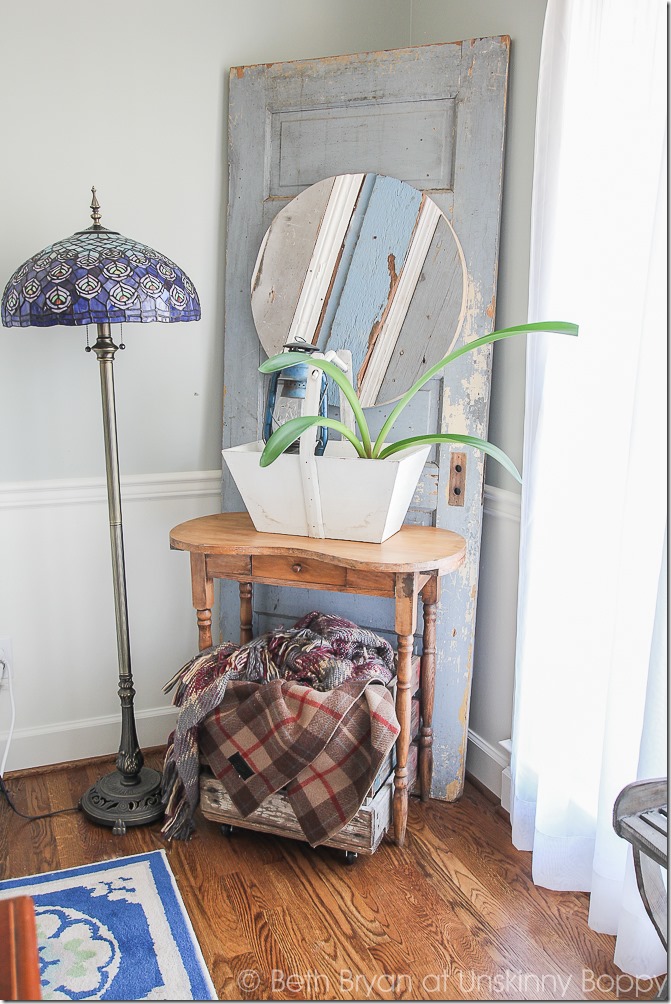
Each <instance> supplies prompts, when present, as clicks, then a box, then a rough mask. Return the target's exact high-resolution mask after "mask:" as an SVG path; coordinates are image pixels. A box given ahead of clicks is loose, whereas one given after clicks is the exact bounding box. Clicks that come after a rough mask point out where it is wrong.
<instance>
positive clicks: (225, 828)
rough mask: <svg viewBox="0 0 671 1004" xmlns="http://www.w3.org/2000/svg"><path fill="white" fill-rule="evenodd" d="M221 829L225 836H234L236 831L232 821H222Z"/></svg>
mask: <svg viewBox="0 0 671 1004" xmlns="http://www.w3.org/2000/svg"><path fill="white" fill-rule="evenodd" d="M220 830H221V832H222V834H223V835H224V836H225V837H232V836H233V834H234V833H235V827H234V826H231V824H230V823H222V824H221V826H220Z"/></svg>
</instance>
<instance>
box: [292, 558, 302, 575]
mask: <svg viewBox="0 0 671 1004" xmlns="http://www.w3.org/2000/svg"><path fill="white" fill-rule="evenodd" d="M302 570H303V566H302V565H301V564H300V562H298V561H297V562H296V564H295V565H292V566H291V571H292V572H296V574H298V573H299V572H301V571H302Z"/></svg>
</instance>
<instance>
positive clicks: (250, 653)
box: [163, 612, 399, 845]
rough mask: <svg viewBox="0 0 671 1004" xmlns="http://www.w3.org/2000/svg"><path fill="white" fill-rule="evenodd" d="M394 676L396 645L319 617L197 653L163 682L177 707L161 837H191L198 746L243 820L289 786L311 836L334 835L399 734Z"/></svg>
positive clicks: (344, 623)
mask: <svg viewBox="0 0 671 1004" xmlns="http://www.w3.org/2000/svg"><path fill="white" fill-rule="evenodd" d="M392 675H393V651H392V648H391V646H390V645H389V644H388V642H386V641H385V640H384V639H383V638H381V637H379V636H378V635H376V634H373V633H372V632H370V631H366V630H364V629H362V628H359V627H358V626H357V625H356V624H354V623H353V622H352V621H348V620H345V619H344V618H338V617H334V616H332V615H328V614H320V613H316V612H313V613H310V614H308V615H307V616H306V617H304V618H302V619H301V620H299V621H298V622H297V623H296V624H295V625H294V627H293V628H289V629H287V630H284V629H281V630H278V631H273V632H269V633H268V634H266V635H262V636H261V637H260V638H256V639H254V640H253V641H251V642H249V643H248V644H247V645H242V646H238V647H236V646H234V645H233V644H232V643H230V642H228V643H226V644H224V645H220V646H218V647H216V648H212V649H209V650H207V651H206V652H203V653H201V654H200V655H198V656H196V657H195V659H192V660H191V661H190V662H188V663H187V664H186V666H183V667H182V669H181V670H180V671H179V672H178V673H177V674H176V676H175V677H174V678H173V679H172V680H171V681H169V683H168V684H167V685H166V687H165V690H166V692H167V691H169V690H171V689H172V688H173V687H176V693H175V696H174V698H173V703H174V704H175V705H176V706H177V707H179V708H180V712H179V716H178V719H177V724H176V727H175V731H174V732H173V733H172V735H171V736H170V738H169V740H168V750H167V752H166V758H165V764H164V770H163V798H164V801H165V802H166V806H167V808H166V822H165V825H164V827H163V833H164V834H165V835H166V836H167V837H168V839H172V838H177V839H185V838H186V837H188V836H189V834H190V833H191V831H192V829H193V823H192V815H193V811H194V809H195V807H196V805H197V802H198V797H199V772H200V764H199V753H200V752H201V751H202V752H203V753H204V754H205V757H206V759H207V760H208V762H209V764H210V766H211V768H212V770H213V772H214V773H215V775H216V776H217V777H218V778H219V779H220V780H221V782H222V784H223V785H224V787H226V790H227V791H228V792H229V794H230V796H231V799H232V800H233V802H234V804H235V805H236V806H237V808H238V810H239V811H240V813H241V814H242V815H243V816H246V815H249V813H251V812H253V811H254V810H255V809H256V808H258V806H259V805H260V804H261V803H262V802H263V800H264V798H266V797H267V796H268V795H269V794H271V793H272V792H275V791H278V790H279V789H280V788H286V790H287V796H288V797H289V799H290V801H291V804H292V807H293V809H294V812H295V813H296V817H297V819H298V821H299V823H300V824H301V827H302V829H303V832H304V834H305V837H306V839H307V840H308V841H309V842H310V843H311V844H313V845H315V844H317V843H320V842H322V841H323V840H325V839H327V838H328V837H329V836H332V835H333V834H334V833H336V832H337V831H338V830H339V829H340V828H341V827H342V826H343V825H345V823H346V822H348V821H349V819H351V818H352V816H353V815H355V814H356V812H357V811H358V809H359V807H360V805H361V802H362V801H363V799H364V798H365V796H366V794H367V792H368V790H369V788H370V785H371V784H372V782H373V780H374V778H375V775H376V773H377V771H378V769H379V767H380V765H381V764H382V762H383V761H384V759H385V757H386V756H387V755H388V753H389V751H390V750H391V747H392V746H393V744H394V742H395V740H396V737H397V735H398V732H399V725H398V721H397V719H396V714H395V709H394V701H393V697H392V695H391V693H390V692H389V691H388V690H387V688H386V686H380V684H387V683H388V682H389V681H390V680H391V678H392ZM372 684H376V685H375V686H372Z"/></svg>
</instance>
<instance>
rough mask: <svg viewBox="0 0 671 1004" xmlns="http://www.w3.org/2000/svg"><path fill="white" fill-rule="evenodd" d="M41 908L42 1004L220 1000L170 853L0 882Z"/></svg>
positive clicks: (1, 894)
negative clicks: (48, 1003)
mask: <svg viewBox="0 0 671 1004" xmlns="http://www.w3.org/2000/svg"><path fill="white" fill-rule="evenodd" d="M8 896H32V897H33V900H34V902H35V916H36V921H37V943H38V947H39V953H40V973H41V977H42V998H43V1000H107V1001H140V1000H171V1001H187V1000H217V995H216V993H215V990H214V986H213V985H212V980H211V979H210V976H209V973H208V971H207V968H206V966H205V961H204V959H203V956H202V953H201V950H200V946H199V945H198V942H197V941H196V936H195V934H194V932H193V928H192V926H191V922H190V920H189V918H188V916H187V913H186V910H185V908H184V903H183V902H182V897H181V896H180V894H179V891H178V889H177V885H176V882H175V878H174V876H173V874H172V872H171V870H170V867H169V865H168V861H167V858H166V854H165V851H151V852H149V853H147V854H137V855H134V856H133V857H127V858H117V859H116V860H115V861H102V862H100V863H98V864H93V865H84V866H83V867H81V868H68V869H66V870H65V871H59V872H49V873H47V874H46V875H32V876H30V877H29V878H20V879H8V880H6V881H4V882H0V898H2V899H4V898H7V897H8Z"/></svg>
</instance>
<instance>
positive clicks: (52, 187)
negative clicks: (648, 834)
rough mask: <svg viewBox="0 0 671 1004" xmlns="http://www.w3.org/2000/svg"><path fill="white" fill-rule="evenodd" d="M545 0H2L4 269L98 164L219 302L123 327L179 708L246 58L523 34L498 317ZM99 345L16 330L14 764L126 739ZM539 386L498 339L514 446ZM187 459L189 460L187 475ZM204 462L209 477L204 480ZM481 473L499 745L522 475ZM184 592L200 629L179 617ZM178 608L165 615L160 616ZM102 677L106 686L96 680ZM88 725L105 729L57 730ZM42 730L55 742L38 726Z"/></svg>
mask: <svg viewBox="0 0 671 1004" xmlns="http://www.w3.org/2000/svg"><path fill="white" fill-rule="evenodd" d="M544 9H545V4H544V2H543V0H506V2H505V3H502V2H499V0H470V2H469V3H467V4H465V3H463V2H461V0H365V2H362V0H338V3H336V4H327V3H323V2H314V0H282V2H281V3H278V2H277V0H247V2H245V3H241V2H240V0H193V2H192V3H191V4H184V3H181V2H178V0H142V3H137V2H136V0H118V2H117V3H116V4H115V5H114V7H113V8H110V7H105V6H103V5H102V4H92V3H90V2H87V0H61V2H60V3H57V4H56V3H53V2H52V0H21V2H18V0H5V2H4V3H2V5H1V10H0V114H1V118H2V122H3V157H2V158H1V159H0V233H1V234H2V241H1V242H0V285H2V284H4V282H5V281H6V279H7V278H8V277H9V276H10V274H11V273H12V272H13V270H14V269H15V268H16V266H17V265H18V264H19V263H20V262H22V261H23V260H25V259H26V258H27V257H28V256H30V255H32V254H33V253H35V252H36V251H37V250H38V249H40V248H42V247H44V246H45V245H47V244H49V243H51V242H53V241H54V240H57V239H59V238H61V237H65V236H67V235H69V234H70V233H72V232H73V231H74V230H77V229H80V228H83V227H86V226H88V225H89V222H90V220H89V215H88V214H89V208H88V205H89V202H90V186H91V185H92V184H95V185H96V186H97V189H98V196H99V199H100V202H101V205H102V210H103V221H102V222H103V223H104V224H105V225H107V226H110V227H112V228H114V229H117V230H120V231H121V232H122V233H125V234H126V235H128V236H131V237H135V238H137V239H138V240H141V241H144V242H146V243H148V244H151V245H153V246H154V247H156V248H157V249H158V250H160V251H163V252H164V253H165V254H167V255H169V256H170V257H172V258H173V259H175V260H176V261H177V262H179V264H180V265H181V266H182V267H183V268H184V269H185V270H186V271H187V272H188V273H189V275H190V276H191V278H192V279H193V281H194V282H195V284H196V286H197V288H198V290H199V293H200V296H201V300H202V306H203V319H202V321H201V322H200V323H198V324H188V325H161V326H160V328H159V327H158V326H157V325H142V326H140V325H136V326H132V327H131V326H130V325H129V326H128V327H127V328H126V330H125V331H124V336H123V337H124V341H125V342H126V345H127V346H128V348H127V351H126V352H125V353H121V354H119V355H118V357H117V364H116V378H117V409H118V418H119V441H120V459H121V470H122V476H128V475H130V476H131V477H135V478H137V479H138V481H137V483H136V484H135V487H134V489H133V490H134V491H136V492H137V493H138V495H137V497H138V499H139V501H138V502H137V504H136V505H135V507H134V506H133V505H129V506H127V507H126V508H125V510H124V515H125V519H126V526H127V564H128V574H129V598H130V608H131V635H132V642H133V646H134V654H135V655H134V673H135V676H136V684H137V685H138V698H137V701H138V705H140V706H142V705H143V704H144V705H146V706H147V707H149V708H153V709H154V711H157V712H161V706H162V704H163V703H164V701H165V699H164V698H163V696H162V694H161V692H160V685H161V683H162V682H163V681H164V680H165V679H167V678H168V676H169V675H171V674H172V672H173V671H174V669H175V668H177V665H178V664H179V663H178V661H177V660H180V659H181V658H182V655H183V654H184V653H185V652H188V651H190V650H191V649H192V648H193V647H194V645H195V632H194V633H193V635H191V634H189V633H185V632H190V630H191V628H190V623H191V621H190V612H189V610H188V609H186V608H188V605H189V601H190V597H189V587H188V565H187V563H185V562H181V561H180V559H181V558H184V555H176V554H170V553H169V552H168V550H167V535H168V531H169V529H170V526H172V525H173V523H174V522H177V521H179V519H181V518H182V507H181V504H180V503H179V499H178V495H179V492H180V491H184V492H185V493H186V495H187V496H188V498H189V499H190V500H191V501H188V503H187V502H185V504H184V512H183V515H184V518H186V517H188V516H191V515H196V514H197V513H198V511H201V510H200V509H199V506H203V507H205V508H204V511H208V510H209V511H212V510H213V509H214V508H216V503H215V501H214V499H215V498H216V488H215V489H213V485H216V471H218V470H219V469H220V467H221V455H220V442H221V412H222V408H221V394H222V385H223V373H222V365H223V363H222V359H223V352H222V337H223V304H224V295H225V291H224V287H223V276H224V264H225V263H224V247H225V236H226V235H225V219H226V203H227V171H226V113H227V78H228V71H229V68H230V66H234V65H241V64H247V63H255V62H269V61H274V60H288V59H297V58H305V57H315V56H322V55H331V54H338V53H346V52H357V51H366V50H375V49H386V48H395V47H401V46H406V45H410V44H413V45H416V44H422V43H430V42H440V41H453V40H456V39H460V38H471V37H477V36H484V35H499V34H509V35H510V36H511V37H512V69H511V80H510V92H509V113H508V143H507V161H506V175H505V185H504V202H503V225H502V227H503V229H502V244H501V253H500V274H499V296H498V307H497V318H496V319H497V324H498V325H499V326H503V325H505V324H512V323H515V322H517V321H520V320H522V319H524V318H525V313H526V304H527V274H528V253H529V238H528V230H529V206H530V182H531V171H532V154H533V126H534V108H535V95H536V79H537V71H538V54H539V47H540V37H541V28H542V19H543V15H544ZM84 344H85V334H84V332H82V331H78V330H73V329H65V328H51V329H46V330H41V331H40V330H37V329H23V330H21V329H6V328H0V547H1V548H2V552H1V553H2V554H3V576H2V577H0V636H9V637H10V638H11V639H12V641H13V645H14V658H15V663H16V671H17V676H16V696H17V729H18V731H19V733H20V737H19V738H20V741H18V740H15V748H16V749H17V750H19V749H20V750H25V751H28V750H29V751H30V753H28V752H26V753H25V754H24V753H21V754H20V756H19V754H18V753H17V757H18V759H16V760H14V761H13V760H12V759H11V757H10V761H9V764H8V766H9V767H10V768H11V767H21V766H27V765H28V764H29V762H30V763H40V762H43V763H44V762H51V761H53V760H54V759H56V760H57V759H64V758H65V756H66V755H67V756H68V757H69V756H73V755H76V754H77V751H80V755H85V754H86V755H91V754H92V753H94V752H107V751H108V748H104V747H106V746H108V742H109V741H108V739H107V738H105V739H104V741H103V739H102V738H97V737H102V736H103V734H104V735H105V736H107V733H106V732H104V730H101V729H100V728H98V723H99V722H100V721H102V719H103V718H104V717H105V716H107V717H108V718H110V719H111V717H112V716H114V715H115V714H116V710H117V707H118V701H117V697H116V686H115V681H114V674H115V647H114V640H113V616H112V606H111V604H112V599H111V586H110V567H109V553H108V550H107V548H108V545H107V542H106V540H105V535H106V532H107V531H106V511H105V505H104V493H103V492H102V489H100V488H98V489H96V491H97V495H96V500H95V502H94V503H91V504H95V506H97V509H96V510H95V512H93V511H92V512H90V513H89V512H88V510H86V514H87V518H86V520H84V519H82V518H81V513H83V512H84V510H83V509H79V508H76V507H77V506H81V505H85V506H86V505H88V504H89V503H88V501H87V500H88V497H89V496H88V491H89V485H88V482H89V480H90V479H92V478H93V479H102V478H103V476H104V459H103V449H102V433H101V419H100V398H99V385H98V377H97V373H96V372H94V371H95V370H96V369H97V367H96V363H95V359H94V358H92V356H91V355H87V354H86V353H84V351H83V346H84ZM523 386H524V345H523V344H522V342H521V341H519V342H517V343H515V342H512V343H508V344H506V345H505V346H497V347H496V348H495V354H494V377H493V401H492V411H491V424H490V438H491V439H493V440H494V441H495V442H496V443H498V444H499V445H500V446H502V447H503V448H504V449H505V450H506V451H507V452H509V453H510V454H511V455H512V456H513V458H514V459H515V460H517V461H518V463H519V461H520V460H521V442H522V411H523ZM173 472H180V473H179V474H178V475H176V478H175V486H176V487H174V488H173V487H172V482H171V481H169V477H170V476H171V475H172V473H173ZM202 472H205V474H208V473H209V475H210V477H209V480H208V478H207V477H206V478H205V480H204V481H203V484H204V485H205V487H204V488H201V487H199V486H200V484H201V482H200V481H199V474H200V473H202ZM213 472H215V474H214V478H213V477H212V474H213ZM143 479H146V484H147V485H148V486H149V487H146V488H145V487H143V485H144V482H143ZM166 479H168V480H166ZM194 479H195V480H194ZM487 480H488V482H489V484H490V486H492V487H491V490H490V492H489V514H490V515H489V517H487V516H486V520H485V531H484V534H485V536H484V546H483V575H482V578H481V602H480V607H479V612H478V637H477V646H476V658H475V673H474V684H473V687H474V690H473V701H472V708H471V726H472V728H473V729H474V730H475V732H476V733H477V735H478V736H480V737H481V739H482V741H483V748H484V747H487V745H488V744H489V745H490V746H492V748H493V747H494V746H495V744H496V742H497V741H498V740H499V739H502V738H505V737H506V736H507V735H509V731H510V704H511V700H512V698H511V695H512V660H513V653H514V586H515V581H516V543H515V534H514V531H515V530H516V522H515V506H514V502H515V500H516V498H517V495H516V493H515V492H516V489H515V486H514V485H513V484H512V482H510V481H509V479H508V478H507V476H506V475H505V474H503V473H502V472H500V471H499V470H497V468H496V466H495V465H493V464H492V465H491V466H490V469H489V471H488V477H487ZM180 486H181V487H180ZM498 489H501V490H502V491H503V494H501V493H499V494H497V490H498ZM511 491H512V492H513V493H514V494H512V495H510V496H509V495H508V492H511ZM168 498H170V499H174V500H175V501H174V503H173V502H170V503H168V501H166V500H167V499H168ZM161 499H163V501H161ZM511 499H512V506H511ZM501 500H503V501H502V502H501ZM3 506H4V507H5V509H7V512H9V511H11V517H10V516H8V515H7V512H6V511H5V510H4V509H3ZM72 506H75V508H74V509H73V508H72ZM485 511H486V514H487V507H486V510H485ZM511 511H512V513H513V515H512V517H510V512H511ZM501 513H505V515H504V516H503V517H502V518H501V519H499V516H500V515H501ZM89 517H90V519H89ZM511 518H512V523H511ZM89 522H90V526H91V531H90V532H91V533H94V532H98V531H97V530H96V529H95V528H99V533H100V539H97V538H96V542H95V544H93V542H92V540H91V538H90V537H89V536H87V534H88V530H87V532H86V533H84V532H83V528H84V527H86V528H88V527H89ZM129 524H130V525H129ZM511 527H512V536H511ZM3 534H4V537H3ZM66 537H67V539H65V538H66ZM3 540H4V541H5V543H3ZM54 541H58V547H57V548H56V547H55V546H54ZM148 549H149V550H148ZM152 549H153V550H152ZM146 553H153V555H154V558H153V561H154V562H157V561H159V560H162V557H165V567H164V568H163V567H162V568H161V572H160V574H157V573H156V572H152V568H153V566H152V564H151V563H146V562H145V561H144V555H145V554H146ZM170 570H172V572H171V571H170ZM173 572H174V575H173ZM171 576H172V577H171ZM483 597H484V599H485V601H486V602H485V604H484V606H483ZM93 600H95V602H92V601H93ZM511 601H512V602H511ZM182 609H184V610H185V616H186V617H187V619H188V622H189V627H188V628H185V626H184V622H183V621H182V620H181V619H180V618H178V617H177V611H179V610H182ZM160 610H164V611H170V614H169V616H165V615H164V616H163V618H161V617H160V616H157V611H160ZM159 635H160V644H159ZM73 639H76V645H75V647H74V649H73ZM157 648H158V649H160V653H161V659H158V660H157V658H156V651H157ZM45 651H48V653H49V660H48V666H47V664H46V663H45V655H44V653H45ZM73 653H76V654H77V658H76V660H75V661H76V662H77V666H78V667H79V668H78V669H77V671H76V672H75V670H74V669H73ZM79 653H81V655H80V654H79ZM170 653H173V655H172V659H173V660H174V661H172V662H171V661H170V658H171V656H170ZM91 658H93V660H94V665H95V670H94V671H92V670H91V668H90V666H89V664H88V662H87V660H90V659H91ZM163 658H165V659H166V660H167V661H166V663H165V664H164V663H163V662H162V661H161V660H162V659H163ZM176 663H177V665H176ZM108 680H109V681H110V684H111V685H110V686H109V693H108V692H107V687H106V686H103V685H102V684H101V681H108ZM59 681H61V683H62V682H63V681H64V682H65V683H66V684H67V683H68V682H71V683H72V686H71V687H70V688H68V686H67V685H66V686H62V685H59ZM45 688H46V690H45ZM37 692H40V693H41V694H42V697H43V700H41V701H39V702H36V701H34V699H33V697H34V694H35V693H37ZM7 712H8V708H7V695H6V692H0V735H1V734H2V730H3V729H5V728H6V725H7V721H8V713H7ZM152 713H153V712H152ZM161 713H162V712H161ZM85 719H86V722H87V723H88V724H87V725H86V728H85V725H84V724H83V723H84V720H85ZM159 719H160V715H159V717H158V718H157V720H159ZM160 720H161V721H162V719H160ZM89 726H90V728H89ZM86 729H88V730H89V733H90V736H91V739H90V742H89V745H86V746H85V744H83V743H82V742H81V741H80V740H79V739H78V740H77V741H74V740H73V741H72V742H71V743H70V744H69V745H67V744H66V745H63V743H62V742H61V739H62V738H63V737H65V736H73V735H74V734H75V732H77V730H79V731H78V732H77V735H79V736H81V735H83V734H84V732H85V731H86ZM113 732H114V729H112V733H113ZM45 736H48V737H49V741H48V742H47V741H46V740H45V742H44V743H43V744H42V745H40V744H41V743H42V737H45ZM113 743H114V741H113V740H112V746H111V747H109V748H113ZM59 744H60V745H59ZM98 747H100V748H98ZM59 750H60V753H59ZM64 750H65V753H64V752H63V751H64ZM41 751H43V752H41ZM44 751H46V752H44ZM492 783H493V782H492Z"/></svg>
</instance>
